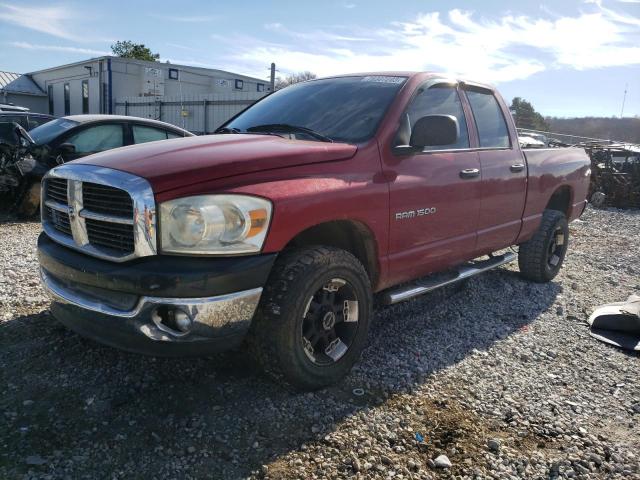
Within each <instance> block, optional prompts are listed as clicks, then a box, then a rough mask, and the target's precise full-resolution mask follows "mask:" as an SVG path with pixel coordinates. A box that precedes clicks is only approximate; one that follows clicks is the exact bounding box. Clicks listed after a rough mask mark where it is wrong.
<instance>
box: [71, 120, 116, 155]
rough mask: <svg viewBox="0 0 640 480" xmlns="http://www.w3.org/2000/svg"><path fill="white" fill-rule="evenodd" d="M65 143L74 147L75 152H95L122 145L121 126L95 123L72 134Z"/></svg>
mask: <svg viewBox="0 0 640 480" xmlns="http://www.w3.org/2000/svg"><path fill="white" fill-rule="evenodd" d="M65 143H71V144H73V145H74V146H75V147H76V153H95V152H102V151H104V150H110V149H112V148H118V147H122V145H123V135H122V126H121V125H119V124H116V125H96V126H95V127H89V128H87V129H85V130H82V131H81V132H78V133H76V134H75V135H72V136H71V137H70V138H69V139H68V140H67V141H66V142H65Z"/></svg>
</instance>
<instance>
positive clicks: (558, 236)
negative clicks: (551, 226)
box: [547, 226, 566, 270]
mask: <svg viewBox="0 0 640 480" xmlns="http://www.w3.org/2000/svg"><path fill="white" fill-rule="evenodd" d="M565 248H566V238H565V234H564V229H563V228H562V227H561V226H558V227H556V229H555V230H554V231H553V235H552V236H551V241H550V242H549V248H548V249H547V265H548V267H549V268H550V269H551V270H553V269H556V268H558V266H559V265H560V261H561V260H562V256H563V255H564V250H565Z"/></svg>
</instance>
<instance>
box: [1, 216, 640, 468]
mask: <svg viewBox="0 0 640 480" xmlns="http://www.w3.org/2000/svg"><path fill="white" fill-rule="evenodd" d="M38 232H39V225H38V224H35V223H10V222H7V223H3V224H0V241H1V242H2V248H1V249H0V306H1V307H2V308H1V309H0V379H1V382H0V390H1V396H0V410H1V412H0V478H3V479H4V478H73V479H76V478H163V479H164V478H242V477H255V478H263V477H270V478H273V479H279V478H344V477H351V476H355V477H356V478H395V479H402V478H404V479H408V478H416V479H418V478H420V479H425V478H496V479H505V478H640V383H639V382H638V378H639V377H640V358H639V356H638V355H634V354H628V353H625V352H624V351H621V350H618V349H616V348H614V347H610V346H608V345H606V344H603V343H600V342H598V341H596V340H595V339H592V338H591V337H589V336H588V329H587V327H586V324H585V320H586V318H587V317H588V315H589V313H590V312H591V310H592V309H593V307H595V306H596V305H598V304H602V303H607V302H612V301H619V300H624V299H626V297H627V296H629V295H630V294H632V293H640V258H639V257H638V252H639V251H640V212H637V211H636V212H630V211H627V212H622V211H615V210H608V211H603V210H588V211H587V212H586V213H585V215H584V217H583V219H582V220H581V221H578V222H575V223H573V224H572V225H571V232H572V240H571V246H570V251H569V254H568V257H567V261H566V263H565V267H564V268H563V270H562V272H561V274H560V275H559V277H558V278H557V279H556V280H555V281H554V282H552V283H549V284H546V285H537V284H532V283H528V282H526V281H523V280H521V279H520V278H519V277H518V276H517V274H516V269H517V266H516V265H510V266H508V267H506V268H501V269H499V270H496V271H493V272H489V273H487V274H485V275H483V276H481V277H477V278H475V279H472V280H471V281H470V282H469V283H468V284H466V285H465V286H464V287H463V288H459V289H450V290H447V291H444V292H439V293H434V294H432V295H430V296H426V297H423V298H421V299H418V300H415V301H412V302H409V303H405V304H401V305H397V306H394V307H387V308H380V309H378V310H377V311H376V316H375V320H374V325H373V328H372V332H371V340H370V343H369V347H368V348H367V349H366V350H365V353H364V355H363V359H362V361H361V363H360V364H359V365H358V366H357V367H356V369H355V370H354V371H353V373H352V374H351V375H350V376H349V377H348V378H347V379H346V380H344V381H343V382H342V383H341V384H339V385H336V386H335V387H332V388H328V389H325V390H322V391H319V392H315V393H306V394H300V393H296V392H292V391H289V390H287V389H285V388H282V387H280V386H277V385H275V384H273V383H271V382H270V381H269V380H268V379H266V378H264V377H263V376H262V375H260V374H259V373H257V372H256V370H255V368H254V367H253V366H252V365H250V364H249V363H248V362H247V361H246V359H245V357H244V355H243V354H242V352H232V353H227V354H223V355H218V356H215V357H212V358H201V359H179V360H171V359H157V358H149V357H141V356H137V355H133V354H128V353H123V352H119V351H116V350H113V349H111V348H107V347H102V346H100V345H97V344H95V343H93V342H91V341H88V340H84V339H82V338H80V337H79V336H77V335H76V334H74V333H71V332H69V331H67V330H66V329H65V328H64V327H62V326H61V325H59V324H58V323H57V322H56V321H55V320H54V319H53V318H52V317H51V316H50V315H49V313H48V310H47V300H46V298H45V297H44V293H43V290H42V289H41V287H40V286H39V282H38V274H37V268H36V258H35V248H34V244H35V239H36V237H37V235H38Z"/></svg>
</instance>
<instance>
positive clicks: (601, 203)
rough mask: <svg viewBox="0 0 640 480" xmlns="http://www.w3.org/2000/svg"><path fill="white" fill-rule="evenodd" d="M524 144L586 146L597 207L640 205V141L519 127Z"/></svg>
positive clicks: (592, 197)
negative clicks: (631, 141)
mask: <svg viewBox="0 0 640 480" xmlns="http://www.w3.org/2000/svg"><path fill="white" fill-rule="evenodd" d="M517 131H518V143H519V144H520V147H521V148H566V147H580V148H584V149H585V151H586V152H587V154H588V155H589V158H590V159H591V172H592V174H591V184H590V186H589V194H588V197H587V198H588V199H589V201H590V203H591V204H592V205H593V206H594V207H605V206H609V207H615V208H640V145H636V144H632V143H626V142H619V141H615V140H606V139H598V138H590V137H582V136H578V135H571V134H565V133H555V132H542V131H539V130H529V129H525V128H518V129H517Z"/></svg>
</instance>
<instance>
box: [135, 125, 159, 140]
mask: <svg viewBox="0 0 640 480" xmlns="http://www.w3.org/2000/svg"><path fill="white" fill-rule="evenodd" d="M132 130H133V143H146V142H155V141H158V140H166V139H167V131H166V130H160V129H158V128H153V127H146V126H144V125H132Z"/></svg>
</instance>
